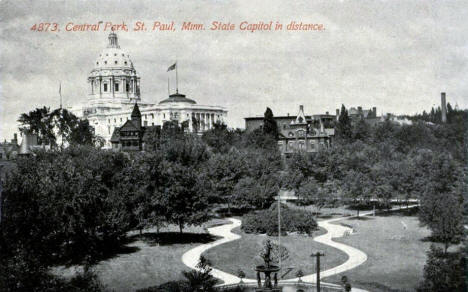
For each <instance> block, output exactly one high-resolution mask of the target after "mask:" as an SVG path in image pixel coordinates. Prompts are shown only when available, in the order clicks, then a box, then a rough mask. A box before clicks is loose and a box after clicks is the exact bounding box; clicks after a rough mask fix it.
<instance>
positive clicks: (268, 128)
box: [263, 107, 278, 139]
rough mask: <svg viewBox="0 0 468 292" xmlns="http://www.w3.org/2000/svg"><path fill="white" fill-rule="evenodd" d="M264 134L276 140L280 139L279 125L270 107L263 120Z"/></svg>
mask: <svg viewBox="0 0 468 292" xmlns="http://www.w3.org/2000/svg"><path fill="white" fill-rule="evenodd" d="M263 133H264V134H266V135H270V136H272V137H273V138H275V139H276V138H277V137H278V125H277V124H276V121H275V117H274V116H273V112H272V111H271V109H270V108H269V107H267V109H266V111H265V114H264V118H263Z"/></svg>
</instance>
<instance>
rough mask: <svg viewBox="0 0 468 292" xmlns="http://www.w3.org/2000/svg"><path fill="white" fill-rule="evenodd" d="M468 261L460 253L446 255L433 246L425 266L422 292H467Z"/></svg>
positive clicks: (419, 288)
mask: <svg viewBox="0 0 468 292" xmlns="http://www.w3.org/2000/svg"><path fill="white" fill-rule="evenodd" d="M465 262H466V259H465V257H463V255H461V254H460V253H454V254H446V253H444V252H443V251H442V249H440V248H437V247H435V246H434V245H431V249H430V250H429V252H428V253H427V262H426V265H425V266H424V280H423V281H422V282H421V283H420V285H419V287H418V289H417V290H418V291H420V292H429V291H431V292H444V291H454V292H456V291H460V292H462V291H466V289H467V287H466V283H465V276H466V274H465V271H466V263H465Z"/></svg>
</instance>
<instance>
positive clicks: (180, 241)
mask: <svg viewBox="0 0 468 292" xmlns="http://www.w3.org/2000/svg"><path fill="white" fill-rule="evenodd" d="M220 223H221V221H220V220H217V221H210V222H207V225H205V226H204V227H187V228H185V229H184V234H179V232H178V227H177V226H172V225H171V226H168V227H166V228H162V229H161V232H160V234H156V232H155V230H153V229H150V230H146V231H145V232H144V233H143V235H142V236H140V235H138V234H137V232H135V233H132V234H131V235H130V236H129V242H130V243H129V244H127V245H126V246H125V249H126V250H127V252H125V253H120V254H118V255H116V256H114V257H113V258H110V259H107V260H104V261H101V262H99V263H98V264H97V265H96V266H95V271H96V272H97V273H98V275H99V279H100V280H101V281H102V283H103V284H104V285H105V286H106V288H108V289H109V290H111V291H116V292H120V291H135V290H136V289H141V288H146V287H150V286H155V285H160V284H162V283H165V282H168V281H173V280H174V281H175V280H181V279H184V277H183V275H182V271H187V270H189V268H188V267H187V266H185V265H184V264H183V263H182V260H181V258H182V255H183V254H184V253H185V252H186V251H188V250H190V249H192V248H193V247H195V246H198V245H200V244H203V243H206V242H210V241H213V240H215V239H214V238H213V237H211V236H210V235H209V234H207V233H206V232H205V227H206V226H211V225H212V224H215V225H216V224H220ZM76 269H80V267H77V266H73V267H70V268H64V267H57V268H55V269H54V273H55V274H58V275H62V276H65V277H67V276H72V275H73V274H74V271H76Z"/></svg>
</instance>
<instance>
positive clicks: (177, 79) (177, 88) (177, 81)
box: [175, 60, 179, 93]
mask: <svg viewBox="0 0 468 292" xmlns="http://www.w3.org/2000/svg"><path fill="white" fill-rule="evenodd" d="M175 64H176V66H175V80H176V93H179V76H178V74H177V67H179V66H177V60H176V62H175Z"/></svg>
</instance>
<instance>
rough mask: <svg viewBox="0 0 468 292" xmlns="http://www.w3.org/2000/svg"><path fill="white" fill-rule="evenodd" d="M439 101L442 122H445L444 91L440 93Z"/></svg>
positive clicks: (445, 104) (445, 105) (445, 102)
mask: <svg viewBox="0 0 468 292" xmlns="http://www.w3.org/2000/svg"><path fill="white" fill-rule="evenodd" d="M440 99H441V100H440V101H441V103H442V104H441V107H440V109H441V111H442V123H446V122H447V101H446V100H445V92H442V93H441V94H440Z"/></svg>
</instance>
